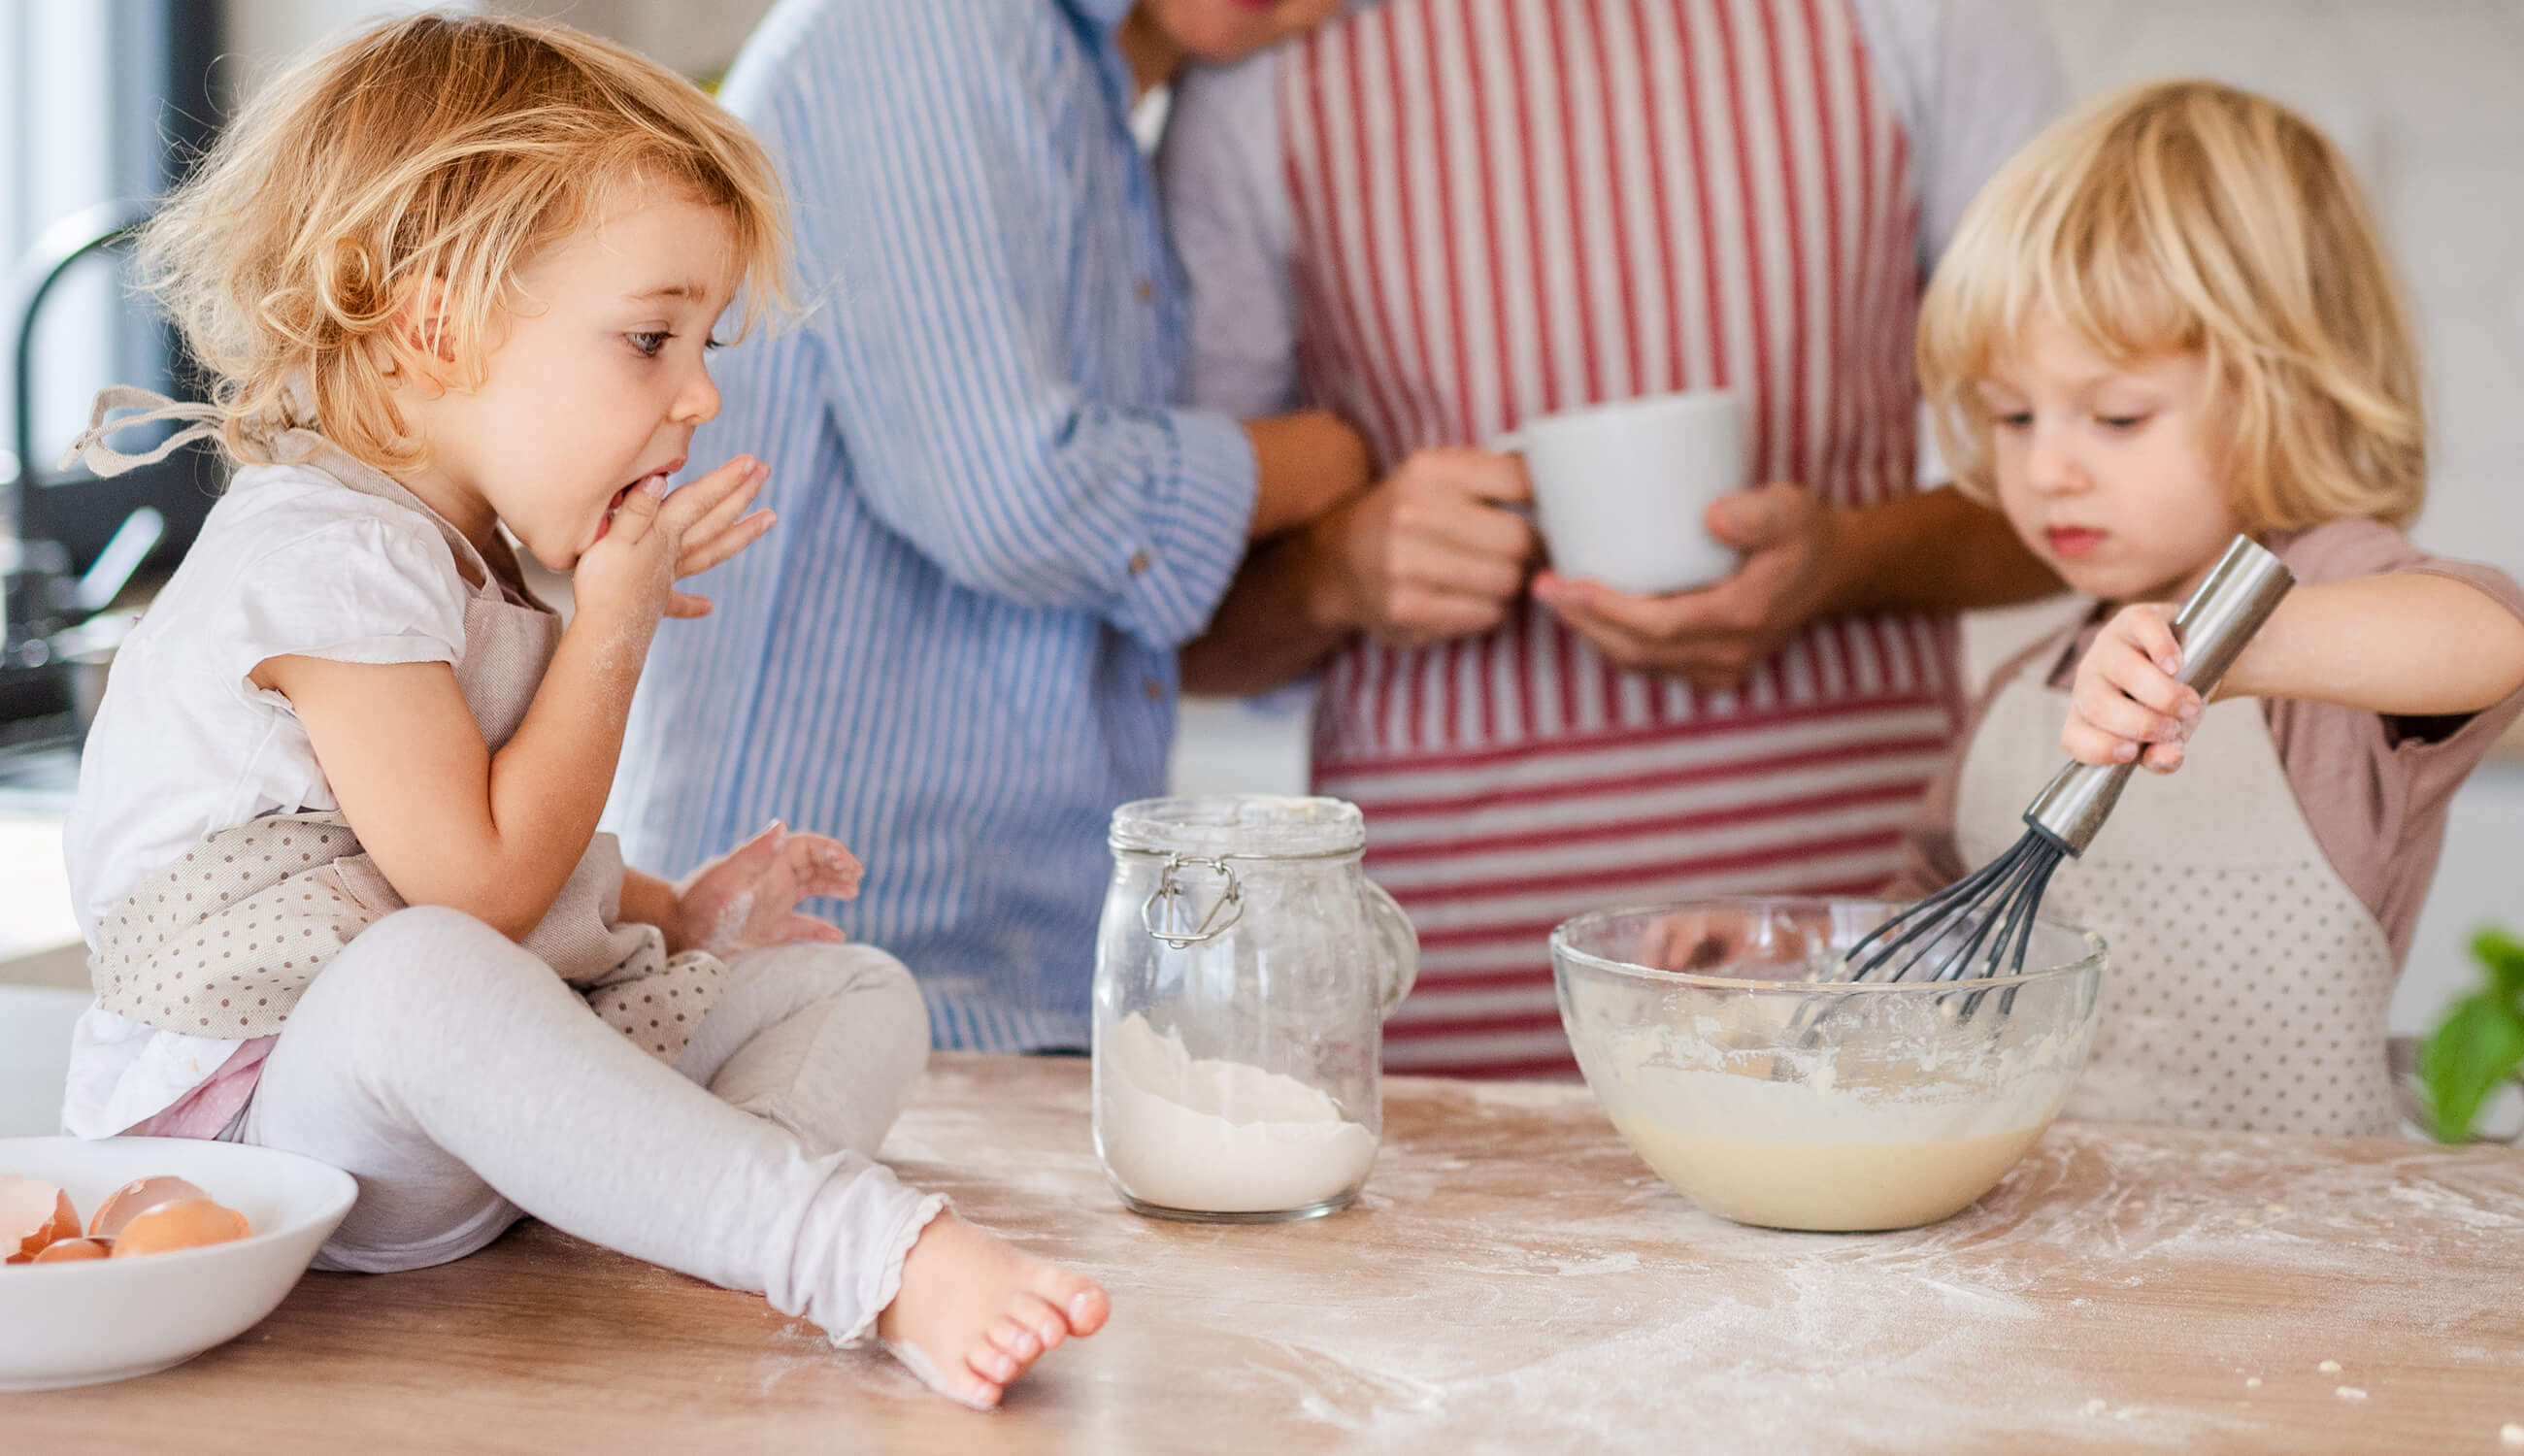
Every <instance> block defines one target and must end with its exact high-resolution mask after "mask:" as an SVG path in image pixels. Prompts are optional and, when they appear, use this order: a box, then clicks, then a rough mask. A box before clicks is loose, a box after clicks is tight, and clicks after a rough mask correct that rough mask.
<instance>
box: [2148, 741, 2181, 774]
mask: <svg viewBox="0 0 2524 1456" xmlns="http://www.w3.org/2000/svg"><path fill="white" fill-rule="evenodd" d="M2183 756H2184V753H2183V747H2182V745H2180V744H2178V743H2158V744H2149V745H2148V746H2147V756H2145V757H2143V758H2141V759H2140V760H2139V761H2140V762H2141V763H2144V764H2146V765H2147V767H2148V769H2149V771H2150V772H2153V773H2171V772H2173V771H2174V770H2175V769H2177V768H2180V767H2181V766H2182V759H2183Z"/></svg>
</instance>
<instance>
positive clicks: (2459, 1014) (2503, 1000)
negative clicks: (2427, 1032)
mask: <svg viewBox="0 0 2524 1456" xmlns="http://www.w3.org/2000/svg"><path fill="white" fill-rule="evenodd" d="M2519 1066H2524V1014H2519V1013H2518V1012H2517V1010H2516V1008H2515V1005H2514V1004H2513V1001H2512V999H2511V998H2510V997H2507V996H2503V995H2498V994H2496V993H2492V992H2483V993H2479V994H2477V995H2467V996H2464V997H2463V998H2462V999H2461V1000H2458V1001H2456V1002H2454V1004H2453V1009H2452V1010H2451V1011H2450V1012H2448V1013H2447V1014H2446V1019H2445V1021H2444V1022H2443V1023H2442V1024H2441V1025H2439V1026H2438V1027H2437V1029H2436V1034H2435V1035H2434V1036H2431V1037H2429V1038H2428V1040H2427V1044H2426V1045H2424V1046H2422V1047H2420V1048H2419V1079H2420V1080H2421V1081H2422V1082H2424V1083H2426V1084H2427V1089H2428V1102H2429V1110H2430V1111H2431V1113H2432V1114H2433V1115H2434V1119H2435V1122H2436V1135H2437V1140H2438V1141H2441V1142H2466V1141H2470V1139H2471V1124H2472V1119H2474V1118H2476V1117H2478V1116H2479V1115H2480V1104H2481V1103H2482V1102H2483V1101H2486V1100H2487V1099H2488V1097H2489V1094H2490V1092H2493V1091H2494V1090H2496V1089H2497V1087H2498V1085H2499V1084H2500V1083H2502V1082H2504V1081H2505V1080H2506V1079H2507V1078H2509V1077H2512V1076H2514V1075H2515V1069H2516V1068H2517V1067H2519Z"/></svg>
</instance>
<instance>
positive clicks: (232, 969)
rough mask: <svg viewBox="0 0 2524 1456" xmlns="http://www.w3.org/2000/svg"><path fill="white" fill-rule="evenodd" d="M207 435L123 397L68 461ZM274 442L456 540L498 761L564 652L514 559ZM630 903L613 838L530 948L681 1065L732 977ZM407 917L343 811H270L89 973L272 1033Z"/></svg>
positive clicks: (313, 450)
mask: <svg viewBox="0 0 2524 1456" xmlns="http://www.w3.org/2000/svg"><path fill="white" fill-rule="evenodd" d="M123 407H137V408H140V409H142V410H144V411H145V412H146V413H142V414H139V415H134V416H130V417H128V418H124V419H119V420H116V421H114V423H113V424H112V425H110V426H109V425H107V424H105V423H104V416H105V412H106V411H108V410H110V409H116V408H123ZM153 419H179V420H187V421H190V422H189V423H188V424H187V426H186V428H185V429H183V430H181V431H179V432H177V433H176V434H175V435H174V436H173V437H171V438H170V439H169V440H168V441H167V442H166V443H164V444H162V445H160V446H159V447H157V449H156V450H154V451H152V452H151V453H150V454H149V455H147V456H139V457H132V456H124V455H121V453H120V452H116V451H113V450H110V449H108V448H106V447H105V446H104V445H103V443H102V438H103V436H104V435H105V434H108V433H111V432H112V431H113V430H115V429H121V428H125V427H127V426H130V425H134V424H141V423H146V422H149V421H150V420H153ZM209 429H210V426H209V425H208V424H207V422H206V421H205V420H204V411H203V410H202V408H201V407H198V406H187V405H176V404H171V403H170V402H168V401H166V400H164V399H162V398H160V397H158V396H156V395H151V394H148V393H146V392H144V391H140V390H133V389H128V388H122V389H113V390H108V391H106V392H105V393H104V394H102V395H100V396H98V399H97V404H96V413H95V414H94V416H93V417H92V418H91V419H90V427H89V430H88V432H87V433H86V434H85V435H82V436H81V437H80V439H79V441H78V443H77V444H75V445H73V447H72V448H73V453H74V454H77V453H84V454H85V455H86V457H87V458H88V460H89V461H90V463H91V465H92V466H93V467H95V468H97V469H98V470H99V472H100V473H106V474H110V473H113V472H114V471H116V470H118V469H121V468H127V467H128V466H129V465H131V464H136V463H140V462H142V461H147V460H150V459H156V458H160V457H163V456H164V455H165V454H166V453H167V452H169V451H170V450H172V449H174V448H175V447H176V446H178V445H180V444H183V443H185V442H186V441H187V440H191V439H195V438H199V437H201V436H202V435H205V434H207V433H209ZM278 447H279V452H280V455H281V458H283V459H290V458H299V457H303V458H304V459H305V461H306V462H307V463H309V464H312V465H314V466H315V467H317V468H320V469H322V470H323V471H324V472H325V473H327V474H329V475H331V476H333V477H334V478H335V479H337V480H339V481H340V482H341V483H342V485H343V486H344V487H345V488H346V489H350V490H356V491H360V492H363V493H364V494H367V495H371V496H376V497H380V498H382V499H385V500H388V501H392V502H393V503H395V504H396V505H398V506H401V507H403V508H405V509H406V510H413V511H417V512H419V513H420V514H421V515H423V516H426V517H427V518H428V519H429V520H430V521H431V522H432V523H433V524H435V525H436V526H437V527H438V530H439V534H440V535H442V536H443V537H445V538H446V540H447V544H448V549H449V550H451V551H453V552H454V553H455V554H456V558H457V561H458V562H459V564H460V565H461V567H462V569H463V573H464V575H465V577H466V578H467V581H468V583H470V584H471V586H472V594H471V596H470V597H468V598H467V600H466V601H465V604H464V651H463V655H462V659H461V660H460V661H459V662H458V663H457V664H456V681H457V685H458V686H459V687H460V688H461V689H462V691H463V694H464V703H465V705H466V706H467V707H469V708H470V709H472V712H473V719H474V722H475V723H476V724H478V725H479V726H480V728H481V730H482V738H483V741H484V742H485V743H487V744H489V745H490V747H491V749H492V751H493V752H498V751H499V749H500V747H501V746H502V745H504V744H506V743H507V742H508V741H509V738H510V735H512V734H514V733H515V732H516V730H517V725H518V724H519V723H520V722H522V721H524V719H525V715H526V708H527V707H528V705H530V704H532V703H533V702H534V696H535V690H536V688H537V687H538V686H540V685H541V684H542V682H543V675H544V669H545V667H546V666H548V665H549V664H550V663H551V661H552V655H553V652H554V650H555V649H556V648H557V647H558V645H559V642H560V633H561V621H560V618H559V617H558V616H557V615H555V614H554V613H553V612H552V611H550V610H549V609H546V608H545V607H542V606H540V605H539V604H536V603H534V602H533V600H532V599H531V598H530V597H526V596H524V594H523V589H522V588H521V587H520V588H517V589H516V590H515V594H514V597H513V598H512V595H511V592H510V591H509V590H504V589H503V587H502V585H501V582H502V579H503V577H504V576H507V577H510V578H513V577H514V575H515V562H514V560H513V558H510V559H507V560H504V561H503V562H502V563H501V564H502V565H504V566H506V567H507V568H508V569H507V571H505V572H502V571H498V570H495V569H494V568H493V565H492V563H491V561H489V560H487V559H485V558H484V556H483V554H482V553H481V552H479V551H476V550H475V549H474V547H473V544H472V543H471V542H469V541H467V540H466V539H465V538H464V535H463V533H462V532H461V531H458V530H457V529H456V528H455V527H453V526H451V525H449V524H448V523H447V522H446V521H444V520H441V519H440V518H439V517H438V515H437V513H436V512H435V511H432V510H430V509H429V508H428V507H427V506H425V505H423V504H422V503H421V502H420V500H419V499H418V498H417V497H415V496H413V494H412V493H411V492H410V491H408V490H405V489H404V488H403V487H402V486H401V485H398V484H396V483H395V482H394V481H393V480H391V479H389V478H388V477H386V476H385V475H383V474H381V473H379V472H378V471H376V470H373V469H371V468H369V467H368V466H366V465H364V464H362V463H361V462H359V461H356V460H353V459H352V458H351V457H350V456H348V455H346V454H344V453H343V452H342V451H341V450H340V449H339V448H338V447H336V446H334V445H333V444H332V443H331V442H329V441H327V440H325V439H324V438H323V437H322V436H320V435H316V434H313V433H310V432H307V431H293V432H291V433H290V434H289V435H286V436H283V437H282V439H281V440H280V441H279V442H278ZM502 554H503V555H504V556H505V555H506V553H505V549H503V553H502ZM276 701H277V700H276ZM621 899H622V854H621V849H620V848H619V847H618V845H617V844H616V842H615V840H614V838H613V836H611V835H609V834H600V835H598V836H596V838H595V840H594V841H593V842H592V843H590V844H589V846H588V848H587V852H586V853H585V854H584V855H583V856H581V857H580V859H579V862H578V865H577V867H576V868H575V869H574V870H572V871H571V873H570V877H569V880H568V882H567V883H565V884H564V885H563V886H562V887H561V890H560V894H559V895H558V897H556V898H554V900H553V903H552V908H551V909H549V910H547V911H546V912H545V914H544V918H543V920H542V921H541V922H540V923H538V924H537V925H536V926H535V928H534V930H533V931H532V932H531V933H529V934H528V935H527V936H526V938H525V939H524V940H523V941H522V942H520V944H521V945H523V946H525V948H526V949H528V950H531V951H533V952H534V953H535V954H536V955H538V956H539V957H541V958H542V959H543V960H545V961H546V962H547V963H549V964H550V965H551V966H552V967H553V969H554V970H556V971H558V973H559V974H560V976H561V977H562V979H564V980H566V981H568V982H569V983H570V984H571V985H572V986H573V987H576V988H577V989H578V990H579V991H580V993H581V994H582V995H585V996H586V997H587V1002H588V1005H589V1006H590V1007H591V1008H592V1009H594V1010H595V1012H596V1013H597V1015H598V1016H600V1017H602V1018H603V1019H604V1020H605V1022H606V1023H607V1025H609V1026H611V1027H613V1028H614V1029H615V1030H617V1031H619V1032H621V1033H622V1034H623V1035H624V1036H626V1037H629V1038H630V1039H631V1040H632V1041H634V1042H636V1043H639V1044H640V1045H641V1046H643V1047H646V1048H647V1049H648V1050H650V1051H651V1052H653V1053H655V1055H657V1056H658V1057H660V1058H663V1059H665V1060H667V1061H672V1060H673V1059H674V1058H675V1056H676V1055H677V1054H679V1053H680V1052H681V1051H682V1050H683V1048H684V1043H686V1042H688V1041H689V1040H691V1037H692V1032H693V1028H694V1027H695V1026H697V1025H698V1024H699V1023H700V1021H701V1017H702V1012H703V1011H704V1009H705V1008H706V1007H707V1005H708V1004H709V1002H710V1000H711V999H712V998H713V997H714V996H715V995H716V994H717V993H718V991H719V990H720V988H721V987H722V986H723V985H724V983H725V978H726V968H725V967H724V966H722V965H721V964H720V963H719V961H718V960H717V959H716V958H715V957H713V956H710V955H706V954H704V953H701V952H698V951H687V952H685V953H683V954H679V955H669V954H668V953H667V952H666V945H665V936H664V934H663V933H662V932H660V931H659V930H658V929H657V928H656V927H655V926H654V925H640V924H636V923H625V922H623V921H622V920H621V919H620V910H621ZM402 908H404V901H403V898H402V897H401V896H399V895H397V894H396V893H395V889H394V887H393V886H392V885H391V884H389V883H387V881H386V878H385V876H384V875H383V874H382V873H380V872H379V871H378V869H377V867H376V865H375V863H374V861H372V860H371V859H369V857H368V856H367V855H366V854H365V853H364V852H362V850H361V849H360V842H359V838H358V836H356V835H355V834H353V833H352V831H351V827H350V822H349V821H348V820H347V819H345V818H344V817H343V816H342V815H341V814H340V813H338V812H319V813H294V814H269V815H266V816H264V817H262V818H258V819H254V820H250V821H248V822H246V823H244V824H239V825H237V826H235V827H233V828H230V829H225V830H221V831H220V832H218V833H217V834H214V835H212V836H211V837H210V838H208V839H206V840H204V841H203V842H202V843H201V844H200V845H198V846H196V847H194V849H192V850H190V851H189V852H187V853H186V854H185V855H184V856H183V857H182V858H181V859H178V860H177V861H176V862H175V863H173V864H170V865H169V866H168V867H167V868H166V869H164V870H162V871H160V872H159V873H158V874H156V875H154V876H152V877H151V878H149V879H148V880H145V881H143V882H142V883H141V885H140V886H139V887H138V888H137V889H135V890H134V891H133V892H132V893H131V895H130V896H129V897H128V898H125V899H124V900H123V901H122V903H121V904H120V905H119V906H117V907H116V908H115V909H114V910H113V911H111V912H110V913H108V914H107V915H106V916H105V918H104V919H103V920H102V921H101V922H100V923H99V924H98V926H97V938H98V946H97V949H96V952H95V953H94V954H93V955H91V956H90V957H89V961H88V971H89V977H90V979H91V980H92V981H93V982H94V983H95V986H96V995H97V998H98V1000H99V1001H100V1002H101V1003H102V1004H103V1005H104V1007H105V1009H107V1010H109V1011H112V1012H113V1013H115V1014H116V1015H118V1016H121V1017H125V1018H127V1019H129V1020H132V1021H137V1022H140V1023H143V1024H144V1025H148V1026H152V1027H156V1028H158V1029H160V1030H162V1031H171V1032H181V1033H185V1034H187V1035H190V1036H199V1037H222V1038H230V1039H235V1040H244V1039H247V1038H253V1037H262V1036H269V1035H272V1034H274V1033H276V1032H278V1031H279V1030H280V1029H281V1027H282V1026H283V1025H284V1024H285V1023H286V1022H287V1021H288V1020H289V1013H290V1010H291V1008H292V1007H294V1006H295V1005H296V1004H297V1002H298V997H299V995H301V994H302V993H303V992H305V991H306V989H307V987H308V985H309V983H310V982H312V981H314V980H315V974H316V972H317V971H319V970H321V969H322V968H323V966H324V964H325V962H326V961H328V960H330V959H332V957H333V956H334V955H335V954H336V953H338V952H339V951H340V950H341V948H342V946H345V945H347V944H349V943H350V941H351V940H352V938H353V937H355V936H357V935H358V934H359V933H360V932H361V931H363V930H364V929H366V928H367V927H368V926H369V925H371V924H374V923H375V922H376V921H378V920H381V919H383V918H385V917H386V916H388V915H390V914H393V913H394V912H395V911H397V910H400V909H402Z"/></svg>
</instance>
